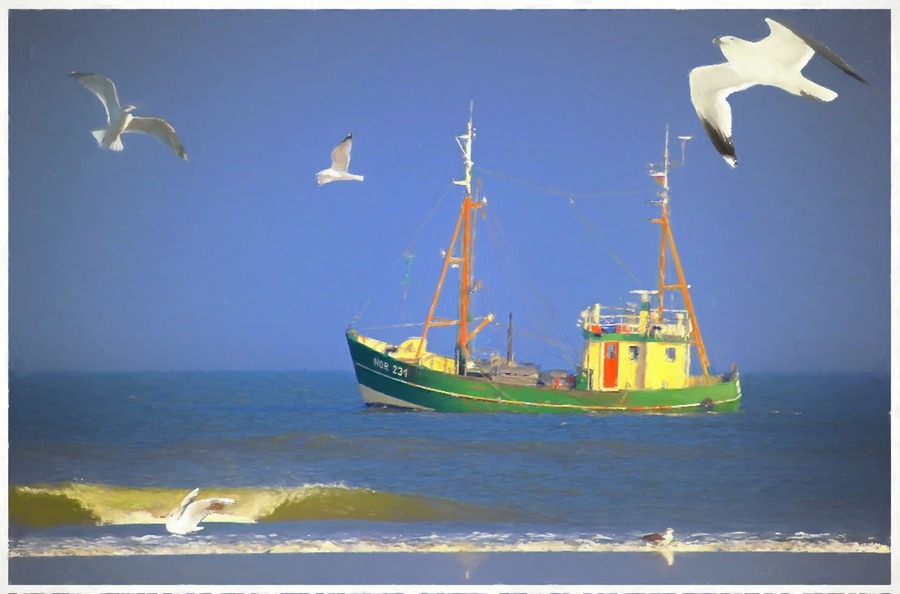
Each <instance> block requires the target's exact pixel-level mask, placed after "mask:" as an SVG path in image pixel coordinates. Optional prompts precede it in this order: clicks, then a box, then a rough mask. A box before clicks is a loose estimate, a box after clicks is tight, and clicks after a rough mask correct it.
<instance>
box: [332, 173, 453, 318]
mask: <svg viewBox="0 0 900 594" xmlns="http://www.w3.org/2000/svg"><path fill="white" fill-rule="evenodd" d="M451 189H453V186H452V185H449V184H445V185H444V190H443V192H441V195H440V196H439V197H438V199H437V200H436V201H435V202H434V205H433V206H432V207H431V210H430V211H429V212H428V214H427V215H425V218H424V219H423V220H422V222H421V223H420V224H419V227H418V228H417V229H416V231H415V232H414V233H413V236H412V239H410V241H409V243H408V244H407V245H406V247H404V248H403V251H401V252H400V254H399V255H398V256H397V258H396V259H395V260H394V263H393V264H391V266H390V267H389V268H388V270H387V272H386V273H385V275H384V277H383V278H382V279H381V282H380V283H378V286H377V287H376V288H375V290H374V291H373V292H372V293H371V295H369V298H368V299H367V300H366V302H365V303H364V304H363V306H362V309H360V310H359V312H358V313H357V314H356V315H355V316H353V319H352V320H351V321H350V325H349V326H348V328H352V327H353V325H354V324H355V323H356V322H357V321H359V318H360V317H362V315H363V314H364V313H365V312H366V310H367V309H369V306H371V305H372V301H373V300H374V299H375V296H376V295H378V293H380V292H381V289H382V288H383V287H384V284H385V283H386V282H387V279H388V278H390V276H391V275H392V274H393V272H394V269H395V268H397V265H398V264H400V262H403V261H405V260H406V259H407V256H408V255H409V254H410V253H411V252H410V250H411V249H412V247H413V245H415V243H416V241H417V240H418V238H419V235H421V233H422V230H423V229H424V228H425V226H426V225H427V224H428V222H429V221H430V220H431V218H432V217H433V216H434V213H435V212H437V210H438V208H439V207H440V206H441V204H442V203H443V202H444V200H445V199H446V198H447V195H448V194H449V193H450V190H451Z"/></svg>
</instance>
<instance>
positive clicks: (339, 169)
mask: <svg viewBox="0 0 900 594" xmlns="http://www.w3.org/2000/svg"><path fill="white" fill-rule="evenodd" d="M351 148H353V132H350V133H349V134H347V137H346V138H344V140H342V141H341V143H340V144H338V145H337V146H336V147H334V150H333V151H331V167H329V168H328V169H323V170H322V171H320V172H319V173H317V174H316V181H317V182H318V183H319V185H320V186H324V185H325V184H327V183H329V182H333V181H345V180H356V181H362V180H363V176H361V175H356V174H353V173H350V172H349V171H347V169H348V168H349V167H350V149H351Z"/></svg>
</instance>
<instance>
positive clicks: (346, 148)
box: [331, 132, 353, 171]
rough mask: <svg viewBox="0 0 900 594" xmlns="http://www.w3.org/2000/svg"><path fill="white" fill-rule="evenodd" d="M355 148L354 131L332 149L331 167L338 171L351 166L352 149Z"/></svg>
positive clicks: (345, 169)
mask: <svg viewBox="0 0 900 594" xmlns="http://www.w3.org/2000/svg"><path fill="white" fill-rule="evenodd" d="M351 148H353V133H352V132H351V133H350V134H348V135H347V137H346V138H344V140H342V141H341V143H340V144H338V145H337V146H336V147H334V150H333V151H331V168H332V169H334V170H336V171H347V169H348V168H349V167H350V149H351Z"/></svg>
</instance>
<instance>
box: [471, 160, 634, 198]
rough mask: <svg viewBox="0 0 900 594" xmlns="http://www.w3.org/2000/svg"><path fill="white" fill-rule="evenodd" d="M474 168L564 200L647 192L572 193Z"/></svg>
mask: <svg viewBox="0 0 900 594" xmlns="http://www.w3.org/2000/svg"><path fill="white" fill-rule="evenodd" d="M474 168H475V169H476V170H478V171H480V172H481V173H486V174H487V175H490V176H493V177H496V178H498V179H505V180H506V181H511V182H514V183H517V184H520V185H523V186H527V187H529V188H535V189H538V190H541V191H542V192H544V193H545V194H550V195H552V196H562V197H563V198H569V197H571V196H579V197H584V198H589V197H590V198H612V197H624V196H637V195H640V194H645V193H646V191H645V190H604V191H597V192H572V191H570V190H565V189H563V188H557V187H553V186H545V185H543V184H538V183H535V182H533V181H531V180H527V179H525V178H523V177H517V176H514V175H509V174H508V173H503V172H500V171H493V170H490V169H485V168H484V167H481V166H479V165H475V166H474Z"/></svg>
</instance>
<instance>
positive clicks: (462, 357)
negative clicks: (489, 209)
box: [416, 103, 493, 375]
mask: <svg viewBox="0 0 900 594" xmlns="http://www.w3.org/2000/svg"><path fill="white" fill-rule="evenodd" d="M473 106H474V103H470V104H469V124H468V127H467V129H466V133H465V134H463V135H461V136H457V137H456V142H457V144H458V145H459V148H460V150H461V151H462V154H463V165H464V167H465V175H464V177H463V179H461V180H453V183H454V184H456V185H459V186H464V187H465V188H466V193H465V196H464V197H463V201H462V206H461V208H460V211H459V218H458V219H457V220H456V228H455V229H454V231H453V238H452V239H451V240H450V248H449V249H448V250H447V252H446V254H445V256H444V266H443V269H442V270H441V277H440V280H439V281H438V286H437V289H436V290H435V292H434V298H433V299H432V301H431V309H430V310H429V311H428V317H427V318H426V319H425V329H424V330H423V331H422V340H421V342H420V343H419V348H418V350H417V351H416V359H417V360H418V359H420V358H421V356H422V352H423V351H424V349H425V338H426V336H427V335H428V329H429V328H431V327H432V326H452V325H458V326H459V329H458V331H457V335H456V362H457V373H459V374H460V375H463V374H465V369H466V361H468V360H469V359H470V358H471V356H470V354H469V347H468V344H469V342H470V341H471V340H472V339H473V338H474V337H475V335H476V334H477V333H478V332H479V331H480V330H481V329H482V328H484V326H485V325H487V323H489V322H490V321H491V320H493V315H491V314H488V315H487V316H486V317H485V318H484V320H483V321H482V323H481V324H480V325H479V326H478V327H477V328H476V329H475V330H474V331H472V332H469V294H470V293H471V292H472V278H473V276H472V257H473V256H472V238H473V233H472V224H473V220H474V216H473V212H474V211H476V210H478V209H480V208H481V207H482V206H483V205H484V204H483V202H479V201H476V200H472V165H473V163H472V139H473V138H474V137H475V130H474V128H473V126H472V109H473ZM460 232H461V233H462V238H461V240H460V255H459V257H457V256H454V255H453V254H454V249H455V246H456V240H457V238H458V237H459V235H460ZM451 264H456V265H458V266H459V277H460V279H459V319H457V320H440V319H436V318H435V317H434V310H435V309H436V307H437V301H438V297H439V296H440V293H441V288H442V287H443V284H444V278H445V277H446V274H447V269H448V268H449V267H450V265H451Z"/></svg>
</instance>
